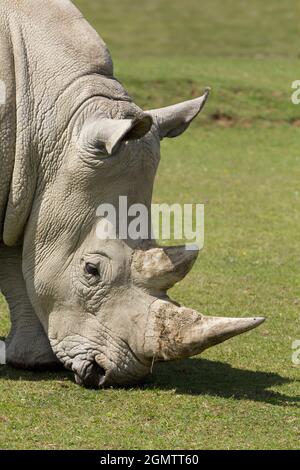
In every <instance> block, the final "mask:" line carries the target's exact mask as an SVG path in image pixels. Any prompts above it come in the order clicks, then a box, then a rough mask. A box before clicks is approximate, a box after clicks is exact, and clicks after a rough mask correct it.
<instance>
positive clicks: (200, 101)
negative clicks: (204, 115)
mask: <svg viewBox="0 0 300 470" xmlns="http://www.w3.org/2000/svg"><path fill="white" fill-rule="evenodd" d="M209 92H210V88H206V90H205V93H204V95H203V96H200V97H199V98H196V99H194V100H190V101H184V102H183V103H179V104H175V105H173V106H167V107H166V108H161V109H153V110H151V111H148V114H149V115H150V116H152V118H153V121H154V122H156V124H157V126H158V128H159V133H160V138H161V139H163V138H164V137H177V136H178V135H180V134H182V133H183V132H184V131H185V130H186V129H187V128H188V127H189V125H190V123H191V122H192V121H193V119H195V117H196V116H197V115H198V114H199V113H200V111H201V110H202V108H203V106H204V105H205V103H206V101H207V98H208V95H209Z"/></svg>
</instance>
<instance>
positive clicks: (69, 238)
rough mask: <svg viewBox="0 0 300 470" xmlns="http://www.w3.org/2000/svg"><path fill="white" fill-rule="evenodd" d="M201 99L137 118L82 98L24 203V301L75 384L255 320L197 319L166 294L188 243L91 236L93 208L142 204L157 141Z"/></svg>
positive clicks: (128, 370)
mask: <svg viewBox="0 0 300 470" xmlns="http://www.w3.org/2000/svg"><path fill="white" fill-rule="evenodd" d="M207 96H208V92H206V93H205V94H204V95H203V96H202V97H200V98H198V99H195V100H191V101H187V102H185V103H182V104H178V105H175V106H171V107H167V108H164V109H160V110H154V111H149V112H146V113H143V112H142V111H141V110H140V109H139V108H138V107H136V106H135V105H133V104H132V103H127V102H108V100H106V99H97V101H96V103H95V102H92V103H91V104H89V105H88V106H87V107H85V108H84V110H83V111H81V112H80V113H79V114H78V116H77V117H76V119H75V121H74V123H73V126H72V135H71V136H70V139H69V142H68V148H67V151H66V153H65V154H64V158H63V161H62V164H61V167H60V168H59V170H58V171H57V174H56V177H55V179H54V181H53V183H52V185H50V186H49V188H46V189H45V190H44V192H43V193H42V196H41V199H40V200H38V202H35V204H36V207H33V210H32V214H33V215H32V216H31V219H30V221H29V226H28V229H27V231H26V236H25V243H24V246H25V248H24V253H25V260H24V266H25V271H26V269H27V275H26V279H27V286H28V289H29V292H30V297H31V299H32V303H33V305H34V307H35V310H36V312H38V315H39V318H40V320H41V322H42V324H43V326H44V328H45V331H46V332H47V334H48V337H49V339H50V343H51V346H52V349H53V351H54V353H55V354H56V356H57V358H58V359H59V360H60V361H61V362H62V363H63V364H64V365H65V367H67V368H68V369H71V370H73V371H74V373H75V377H76V381H77V382H78V383H80V384H83V385H85V386H87V387H96V388H97V387H100V386H103V385H113V384H124V383H132V382H134V381H136V380H138V379H140V378H141V377H143V376H145V375H147V374H148V373H149V372H150V370H151V368H152V366H153V363H154V362H157V361H166V360H173V359H179V358H183V357H189V356H192V355H195V354H198V353H200V352H202V351H203V350H205V349H206V348H208V347H210V346H212V345H214V344H217V343H220V342H222V341H224V340H226V339H228V338H230V337H232V336H234V335H237V334H240V333H242V332H244V331H248V330H250V329H252V328H254V327H256V326H258V325H259V324H260V323H261V322H262V321H263V319H262V318H241V319H236V318H227V317H226V318H217V317H205V316H203V315H201V314H198V313H197V312H195V311H193V310H191V309H188V308H185V307H180V306H179V305H178V304H176V303H174V302H172V301H171V300H170V299H169V298H168V296H167V291H168V289H169V288H171V287H172V286H173V285H174V284H175V283H176V282H178V281H180V280H181V279H183V278H184V277H185V275H186V274H187V273H188V272H189V270H190V269H191V267H192V266H193V264H194V262H195V260H196V258H197V256H198V251H197V250H186V248H185V247H168V248H166V247H159V246H156V245H155V244H154V243H153V242H151V241H148V242H147V241H146V242H145V241H143V242H142V241H141V240H133V239H130V238H129V237H128V238H127V239H125V240H123V239H119V238H117V239H110V238H107V239H99V237H98V236H97V221H96V218H95V214H96V211H97V207H98V206H99V204H101V203H104V202H105V203H107V202H109V203H111V204H112V205H115V207H116V208H118V198H119V196H120V195H126V196H127V197H128V204H134V203H137V202H139V203H143V204H144V205H145V206H146V207H148V208H150V205H151V197H152V189H153V182H154V177H155V173H156V170H157V166H158V163H159V160H160V141H161V139H163V138H164V137H176V136H178V135H180V134H181V133H182V132H183V131H184V130H185V129H186V128H187V127H188V126H189V124H190V122H191V121H192V119H194V117H195V116H196V115H197V114H198V113H199V112H200V110H201V109H202V107H203V105H204V103H205V101H206V99H207ZM32 239H34V240H35V243H34V252H33V251H32ZM26 253H27V255H26Z"/></svg>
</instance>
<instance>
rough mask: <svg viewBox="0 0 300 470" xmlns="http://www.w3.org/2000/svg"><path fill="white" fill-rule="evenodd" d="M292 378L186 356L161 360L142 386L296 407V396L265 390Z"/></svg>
mask: <svg viewBox="0 0 300 470" xmlns="http://www.w3.org/2000/svg"><path fill="white" fill-rule="evenodd" d="M293 382H294V380H293V379H289V378H287V377H282V376H281V375H279V374H276V373H271V372H257V371H251V370H243V369H235V368H233V367H231V366H230V365H229V364H226V363H224V362H215V361H209V360H207V359H188V360H184V361H180V362H173V363H172V362H169V363H161V364H160V365H159V366H158V367H157V368H156V370H155V372H154V373H153V375H152V376H150V377H149V378H148V379H147V381H146V382H145V384H144V385H143V387H144V388H147V389H149V388H150V389H151V388H154V389H159V390H174V389H175V390H176V393H179V394H189V395H210V396H215V397H222V398H235V399H237V400H253V401H257V402H262V403H270V404H272V405H279V406H297V407H298V406H299V405H300V397H296V396H288V395H284V394H281V393H279V392H275V391H272V390H268V389H269V388H271V387H273V386H280V385H285V384H289V383H293ZM297 382H298V381H297ZM299 384H300V381H299Z"/></svg>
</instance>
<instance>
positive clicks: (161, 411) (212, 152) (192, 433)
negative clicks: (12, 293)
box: [0, 0, 300, 449]
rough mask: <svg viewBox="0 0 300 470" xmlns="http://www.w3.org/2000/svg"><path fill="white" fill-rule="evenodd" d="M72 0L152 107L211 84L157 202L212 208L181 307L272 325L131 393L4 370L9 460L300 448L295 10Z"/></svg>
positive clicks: (167, 167) (289, 5)
mask: <svg viewBox="0 0 300 470" xmlns="http://www.w3.org/2000/svg"><path fill="white" fill-rule="evenodd" d="M74 3H76V4H78V6H80V7H81V9H82V11H84V12H85V14H86V15H87V16H88V18H89V19H90V21H91V22H92V23H93V25H94V26H96V27H97V29H98V30H99V32H100V33H101V34H102V36H103V37H104V39H105V40H106V41H107V42H108V44H109V46H110V48H111V51H112V52H113V56H114V59H115V70H116V75H117V76H118V78H120V79H121V81H122V82H123V83H124V84H125V85H126V87H127V89H128V90H129V91H130V93H131V94H132V95H133V96H134V98H135V100H136V101H137V103H138V104H140V105H141V106H143V107H144V108H145V109H146V108H150V107H151V108H153V107H157V106H163V105H167V104H171V103H173V102H176V101H178V100H183V99H188V98H189V97H193V96H197V95H198V94H200V93H201V92H202V90H203V88H204V87H205V86H206V85H210V86H212V88H213V93H212V96H211V99H210V101H209V103H208V105H207V108H206V109H205V111H204V112H203V114H202V115H201V117H200V118H198V120H197V121H196V122H195V123H194V124H193V125H192V127H191V129H190V131H189V132H187V133H186V134H184V136H182V137H181V138H179V139H176V140H168V141H165V142H164V143H163V146H162V147H163V148H162V154H163V158H162V162H161V166H160V169H159V174H158V177H157V181H156V189H155V195H154V200H155V202H170V203H174V202H181V203H189V202H205V204H206V206H205V247H204V250H203V252H202V253H201V255H200V257H199V260H198V262H197V263H196V265H195V267H194V269H193V271H192V272H191V273H190V275H189V276H188V277H187V278H186V279H185V280H184V281H183V282H182V283H181V284H180V285H178V286H176V287H175V288H174V289H173V292H172V293H171V294H172V296H174V297H175V298H176V299H177V300H179V301H181V302H182V303H184V304H186V305H188V306H191V307H193V308H196V309H198V310H199V311H202V312H203V313H205V314H212V315H233V316H235V315H237V316H243V315H245V316H247V315H249V316H255V315H265V316H267V318H268V321H267V322H266V323H265V324H264V325H263V326H262V327H260V328H259V329H258V330H256V331H254V332H250V333H247V334H245V335H242V336H240V337H237V338H234V339H232V340H230V341H229V342H227V343H224V344H223V345H220V346H217V347H215V348H213V349H211V350H209V351H207V352H205V353H204V354H203V355H202V356H201V358H200V357H196V358H193V359H189V360H186V361H182V362H178V363H173V364H171V363H169V364H167V363H166V364H161V365H157V366H156V367H155V369H154V372H153V375H152V376H150V377H149V378H148V379H147V381H146V383H145V384H143V385H141V386H139V387H136V388H133V389H109V390H101V391H98V392H95V391H90V390H85V389H82V388H80V387H78V386H77V385H75V384H74V383H73V379H72V375H71V374H69V373H68V372H65V373H52V374H34V373H27V372H19V371H14V370H12V369H10V368H8V367H0V448H5V449H23V448H25V449H40V448H41V449H75V448H82V449H83V448H86V449H101V448H104V449H127V448H130V449H141V448H145V449H153V448H154V449H155V448H160V449H181V448H184V449H207V448H213V449H220V448H225V449H235V448H238V449H248V448H256V449H259V448H263V449H275V448H277V449H282V448H289V449H295V448H299V441H300V412H299V404H300V393H299V392H300V380H299V379H300V374H299V372H300V366H296V365H294V364H293V363H292V343H293V341H294V340H296V339H300V324H299V323H300V322H299V312H300V282H299V269H300V242H299V232H300V211H299V205H300V188H299V181H300V150H299V148H300V147H299V143H300V129H299V124H300V105H299V106H294V105H292V103H291V100H290V95H291V83H292V81H294V80H296V79H300V76H299V53H300V50H299V42H298V41H297V40H298V33H299V31H298V30H297V18H298V2H297V1H296V0H289V1H286V2H282V1H281V0H268V1H265V2H261V1H260V0H254V1H251V2H250V3H249V2H246V1H242V0H240V1H237V0H235V1H233V0H228V1H226V2H222V1H221V0H210V2H206V1H202V0H201V1H200V0H185V2H181V1H179V0H173V1H172V2H171V1H169V0H167V1H163V2H159V1H158V0H152V1H151V2H150V1H143V2H141V1H139V2H138V1H137V0H122V1H121V0H109V1H108V0H101V1H100V0H99V1H96V0H77V1H76V2H74ZM0 309H1V312H2V313H3V315H1V320H0V336H1V335H3V336H5V335H6V334H7V331H8V319H7V313H6V308H5V304H4V301H0Z"/></svg>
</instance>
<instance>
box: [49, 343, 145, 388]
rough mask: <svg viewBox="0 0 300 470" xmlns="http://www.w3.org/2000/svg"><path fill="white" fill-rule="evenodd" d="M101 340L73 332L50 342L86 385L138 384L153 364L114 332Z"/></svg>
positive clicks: (78, 380)
mask: <svg viewBox="0 0 300 470" xmlns="http://www.w3.org/2000/svg"><path fill="white" fill-rule="evenodd" d="M101 339H102V341H99V340H98V342H96V341H93V340H90V341H86V339H85V341H83V338H82V337H81V336H80V335H73V336H71V337H70V336H68V337H65V338H64V339H63V340H61V341H57V340H54V339H52V340H50V342H51V346H52V349H53V351H54V353H55V355H56V357H57V358H58V359H59V361H60V362H62V363H63V365H64V366H65V367H66V369H69V370H72V371H73V372H74V374H75V381H76V383H77V384H78V385H82V386H83V387H86V388H92V389H99V388H101V387H107V386H112V385H124V384H128V383H135V382H137V381H139V380H140V379H141V378H143V377H145V376H146V375H148V373H149V370H150V366H151V364H150V365H149V364H148V362H147V363H144V362H142V361H141V360H140V358H138V357H137V356H136V354H134V352H133V351H132V349H131V348H130V347H129V345H128V344H127V343H126V342H125V341H123V340H121V339H120V338H117V337H113V336H111V335H110V336H109V337H105V340H104V335H102V338H101Z"/></svg>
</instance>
